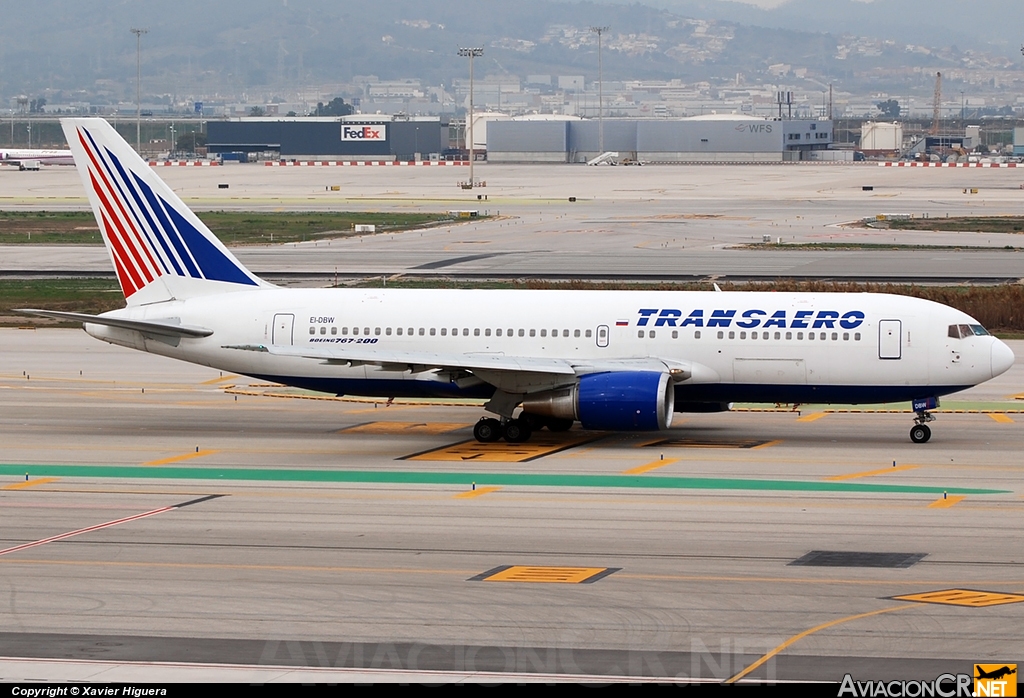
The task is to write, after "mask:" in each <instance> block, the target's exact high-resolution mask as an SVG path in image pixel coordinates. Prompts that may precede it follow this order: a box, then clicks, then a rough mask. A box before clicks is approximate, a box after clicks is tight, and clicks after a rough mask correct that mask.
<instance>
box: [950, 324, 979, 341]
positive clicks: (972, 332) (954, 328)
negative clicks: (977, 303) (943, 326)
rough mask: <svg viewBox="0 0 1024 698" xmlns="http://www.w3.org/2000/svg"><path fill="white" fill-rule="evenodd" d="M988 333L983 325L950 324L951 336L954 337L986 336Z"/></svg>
mask: <svg viewBox="0 0 1024 698" xmlns="http://www.w3.org/2000/svg"><path fill="white" fill-rule="evenodd" d="M987 334H988V330H986V329H985V328H984V327H982V326H981V325H950V326H949V336H950V337H952V338H953V339H963V338H964V337H975V336H977V337H984V336H985V335H987Z"/></svg>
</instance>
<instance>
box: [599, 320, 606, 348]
mask: <svg viewBox="0 0 1024 698" xmlns="http://www.w3.org/2000/svg"><path fill="white" fill-rule="evenodd" d="M597 346H599V347H606V346H608V325H598V326H597Z"/></svg>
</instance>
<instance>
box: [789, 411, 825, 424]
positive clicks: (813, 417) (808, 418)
mask: <svg viewBox="0 0 1024 698" xmlns="http://www.w3.org/2000/svg"><path fill="white" fill-rule="evenodd" d="M828 414H829V413H828V412H811V413H810V414H805V415H804V416H803V417H797V418H796V421H798V422H816V421H818V420H819V419H821V418H822V417H827V416H828Z"/></svg>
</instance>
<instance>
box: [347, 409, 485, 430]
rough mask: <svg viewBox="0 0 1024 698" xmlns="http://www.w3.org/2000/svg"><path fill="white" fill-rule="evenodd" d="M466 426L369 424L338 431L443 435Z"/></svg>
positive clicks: (394, 423)
mask: <svg viewBox="0 0 1024 698" xmlns="http://www.w3.org/2000/svg"><path fill="white" fill-rule="evenodd" d="M349 414H351V412H350V413H349ZM466 426H468V425H466V424H454V423H445V422H430V423H428V422H369V423H368V424H358V425H356V426H354V427H347V428H345V429H340V430H339V431H340V432H341V433H345V434H387V435H393V434H444V433H446V432H449V431H455V430H456V429H462V428H463V427H466Z"/></svg>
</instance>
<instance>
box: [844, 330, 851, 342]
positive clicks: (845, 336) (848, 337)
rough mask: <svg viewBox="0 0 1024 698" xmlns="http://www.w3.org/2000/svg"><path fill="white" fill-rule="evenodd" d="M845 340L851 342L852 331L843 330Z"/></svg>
mask: <svg viewBox="0 0 1024 698" xmlns="http://www.w3.org/2000/svg"><path fill="white" fill-rule="evenodd" d="M843 341H844V342H849V341H850V333H849V332H843Z"/></svg>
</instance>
